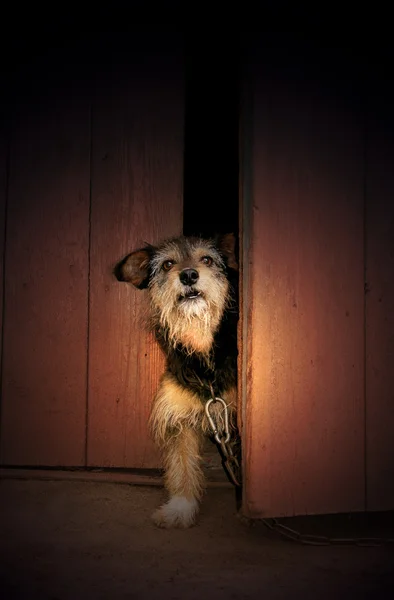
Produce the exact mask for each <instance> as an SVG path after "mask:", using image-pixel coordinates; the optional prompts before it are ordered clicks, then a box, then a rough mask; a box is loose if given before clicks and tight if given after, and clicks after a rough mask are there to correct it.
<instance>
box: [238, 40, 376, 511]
mask: <svg viewBox="0 0 394 600" xmlns="http://www.w3.org/2000/svg"><path fill="white" fill-rule="evenodd" d="M287 50H288V52H289V53H288V54H286V55H285V56H281V55H280V54H279V55H278V54H275V51H273V49H272V48H267V47H265V48H261V46H260V47H258V48H254V57H255V60H254V61H253V60H252V59H251V60H250V62H249V67H250V69H251V72H250V76H249V78H248V83H249V85H248V87H247V90H248V93H247V95H246V104H245V110H246V113H245V114H244V125H243V131H244V141H243V143H244V152H245V154H244V168H243V177H244V182H243V223H244V229H243V248H244V256H243V264H244V282H243V289H244V292H243V293H244V303H243V318H244V323H243V331H244V340H243V343H244V361H243V363H244V364H243V386H242V388H243V406H244V415H243V449H244V450H243V454H244V464H245V467H244V469H245V470H244V479H245V483H244V511H245V513H246V514H248V515H249V516H252V517H260V516H281V515H294V514H313V513H330V512H343V511H356V510H362V509H363V508H364V502H365V479H364V465H365V436H364V434H365V404H364V364H365V363H364V189H363V185H364V162H363V161H364V145H363V144H364V131H363V119H362V112H361V110H360V107H358V106H357V93H355V94H354V98H353V97H352V91H351V89H350V87H349V88H346V85H345V84H344V83H343V81H342V80H341V79H340V78H338V79H337V78H336V77H332V73H330V72H329V71H328V70H327V72H324V69H323V72H321V71H320V72H319V73H318V75H317V74H316V70H315V69H314V67H315V64H314V63H313V64H311V63H310V62H308V59H307V57H305V56H304V57H301V58H300V57H297V56H296V55H293V53H291V52H290V50H291V49H290V48H287ZM252 55H253V53H251V55H250V56H252ZM330 77H331V79H330ZM354 99H356V104H354V103H353V101H354Z"/></svg>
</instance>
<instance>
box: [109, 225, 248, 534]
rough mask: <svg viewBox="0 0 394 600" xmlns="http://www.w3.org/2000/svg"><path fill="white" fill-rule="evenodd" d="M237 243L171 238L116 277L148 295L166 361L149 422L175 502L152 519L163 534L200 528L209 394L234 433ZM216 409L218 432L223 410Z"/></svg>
mask: <svg viewBox="0 0 394 600" xmlns="http://www.w3.org/2000/svg"><path fill="white" fill-rule="evenodd" d="M234 243H235V240H234V237H233V236H231V235H229V236H223V237H222V238H219V239H218V240H216V241H214V240H204V239H201V238H185V237H181V238H173V239H170V240H167V241H165V242H163V243H162V244H161V245H160V246H158V247H156V248H155V247H153V246H146V247H145V248H143V249H140V250H136V251H135V252H132V253H131V254H130V255H128V256H127V257H126V258H125V259H123V261H122V262H121V263H119V265H118V266H117V268H116V269H117V270H116V271H115V273H116V275H117V277H118V279H119V280H121V281H129V282H131V283H133V285H135V286H136V287H138V288H140V289H143V288H148V289H149V295H150V302H151V317H150V326H151V328H152V329H153V331H154V332H155V335H156V338H157V340H158V341H159V343H160V345H161V346H162V348H163V350H164V351H165V353H166V356H167V369H166V372H165V373H164V375H163V377H162V379H161V383H160V387H159V390H158V392H157V394H156V398H155V400H154V404H153V408H152V414H151V418H150V426H151V431H152V434H153V437H154V439H155V442H156V443H157V445H158V446H159V447H160V448H161V450H162V454H163V463H164V468H165V484H166V488H167V491H168V492H169V495H170V500H169V501H168V502H167V503H166V504H164V505H163V506H162V507H161V508H160V509H158V510H157V511H156V512H155V513H154V515H153V520H154V522H155V523H156V524H157V525H159V526H161V527H189V526H190V525H192V524H193V523H194V522H195V518H196V515H197V513H198V503H199V501H200V500H201V497H202V494H203V489H204V476H203V472H202V468H201V445H202V440H203V437H204V435H207V434H209V433H210V432H209V424H208V420H207V418H206V415H205V412H204V408H205V401H206V400H207V399H208V398H210V397H211V396H212V390H213V392H214V394H215V395H218V396H220V397H221V398H223V399H224V400H225V402H226V403H227V405H228V407H229V414H230V426H231V427H232V428H233V430H235V429H236V426H235V411H236V357H237V347H236V323H237V310H236V289H235V282H236V278H235V277H231V275H234V272H235V271H236V269H237V264H236V259H235V255H234ZM190 273H191V275H189V274H190ZM188 278H189V279H188ZM191 278H194V279H193V280H192V279H191ZM211 407H212V411H213V412H214V413H215V415H216V419H215V421H216V423H217V424H218V428H219V431H220V429H222V428H223V415H222V409H221V406H220V404H219V403H216V404H215V403H214V404H212V405H211Z"/></svg>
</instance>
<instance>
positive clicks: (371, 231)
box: [366, 96, 394, 510]
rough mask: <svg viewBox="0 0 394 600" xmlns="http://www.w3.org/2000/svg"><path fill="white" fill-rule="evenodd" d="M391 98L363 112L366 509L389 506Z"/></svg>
mask: <svg viewBox="0 0 394 600" xmlns="http://www.w3.org/2000/svg"><path fill="white" fill-rule="evenodd" d="M391 112H392V103H390V102H389V101H388V97H387V96H386V103H385V106H382V105H381V104H379V105H377V106H376V110H375V111H374V112H371V114H370V115H369V122H368V124H369V127H368V136H367V139H368V148H367V180H366V198H367V210H366V216H367V236H366V250H367V252H366V258H367V265H366V266H367V270H366V282H367V294H366V326H367V330H366V349H367V352H366V403H367V404H366V416H367V425H366V444H367V464H366V467H367V473H366V478H367V479H366V481H367V509H368V510H392V509H393V508H394V411H393V400H394V370H393V365H394V315H393V306H394V279H393V275H394V175H393V165H394V127H393V118H392V114H391Z"/></svg>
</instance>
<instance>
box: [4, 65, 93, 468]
mask: <svg viewBox="0 0 394 600" xmlns="http://www.w3.org/2000/svg"><path fill="white" fill-rule="evenodd" d="M48 68H49V70H48ZM31 77H32V78H31V79H29V75H25V74H23V75H22V76H21V78H20V82H19V85H20V89H19V90H18V92H19V98H21V99H22V100H21V101H20V103H19V105H17V106H16V108H15V115H14V116H15V118H14V129H13V132H12V144H11V166H10V180H9V201H8V223H7V250H6V273H5V322H4V359H3V366H4V369H3V383H2V393H3V403H2V422H1V462H2V464H5V465H22V464H23V465H83V464H84V450H85V413H86V362H87V283H88V279H87V278H88V232H89V228H88V223H89V217H88V215H89V147H90V143H89V102H88V100H87V98H86V95H84V94H83V93H81V89H79V88H77V87H73V85H72V84H71V83H70V82H69V81H68V80H67V79H66V75H65V71H64V69H63V68H62V66H61V65H60V64H57V63H56V69H55V70H52V67H51V65H43V64H42V63H41V62H39V61H38V62H37V63H34V64H33V67H32V76H31ZM82 92H83V91H82Z"/></svg>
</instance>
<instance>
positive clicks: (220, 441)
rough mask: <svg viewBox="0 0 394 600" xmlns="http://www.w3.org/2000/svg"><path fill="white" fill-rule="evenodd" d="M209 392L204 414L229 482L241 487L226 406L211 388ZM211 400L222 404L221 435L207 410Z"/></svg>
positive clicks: (238, 466) (239, 470)
mask: <svg viewBox="0 0 394 600" xmlns="http://www.w3.org/2000/svg"><path fill="white" fill-rule="evenodd" d="M211 393H212V398H210V399H209V400H208V401H207V402H206V404H205V414H206V416H207V419H208V422H209V425H210V427H211V430H212V434H213V437H214V440H215V442H216V445H217V447H218V450H219V453H220V456H221V457H222V465H223V468H224V470H225V472H226V474H227V476H228V478H229V480H230V481H231V483H232V484H234V485H235V486H236V487H241V477H240V474H241V468H240V465H239V461H238V459H237V457H236V456H234V453H233V450H232V448H231V445H230V437H231V436H230V427H229V419H228V407H227V404H226V403H225V401H224V400H223V398H219V397H217V396H215V395H214V394H213V389H211ZM213 402H220V403H221V404H222V406H223V420H224V427H223V434H222V437H220V434H219V430H218V427H217V424H216V423H215V420H214V418H213V417H212V415H211V413H210V412H209V408H210V406H211V404H212V403H213Z"/></svg>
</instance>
